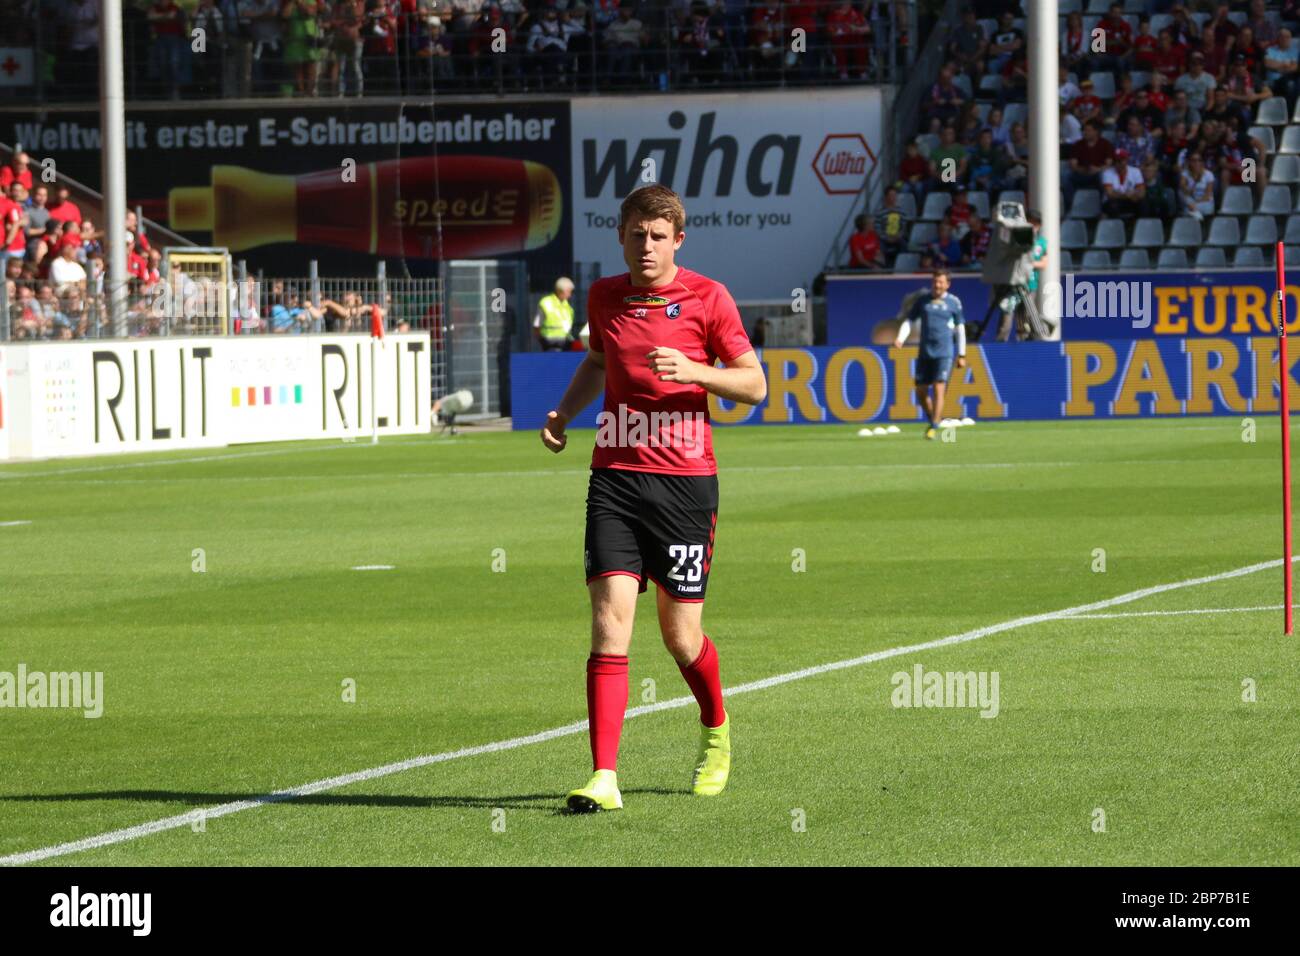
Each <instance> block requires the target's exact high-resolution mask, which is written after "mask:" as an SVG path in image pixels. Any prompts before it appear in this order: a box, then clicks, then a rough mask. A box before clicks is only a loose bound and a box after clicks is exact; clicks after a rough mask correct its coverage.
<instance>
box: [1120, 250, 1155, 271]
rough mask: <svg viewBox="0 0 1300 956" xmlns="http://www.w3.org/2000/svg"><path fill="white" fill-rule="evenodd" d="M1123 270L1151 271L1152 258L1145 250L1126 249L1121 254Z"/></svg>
mask: <svg viewBox="0 0 1300 956" xmlns="http://www.w3.org/2000/svg"><path fill="white" fill-rule="evenodd" d="M1119 267H1120V268H1121V269H1150V268H1151V257H1150V256H1149V255H1147V251H1146V250H1145V249H1125V250H1124V251H1123V252H1121V253H1120V254H1119Z"/></svg>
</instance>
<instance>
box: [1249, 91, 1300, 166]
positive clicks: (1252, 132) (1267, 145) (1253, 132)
mask: <svg viewBox="0 0 1300 956" xmlns="http://www.w3.org/2000/svg"><path fill="white" fill-rule="evenodd" d="M1297 102H1300V100H1297ZM1246 135H1247V136H1249V137H1250V138H1251V139H1257V140H1259V141H1260V143H1262V144H1263V146H1264V152H1265V153H1268V154H1270V155H1272V154H1273V153H1276V152H1277V137H1276V136H1275V135H1274V134H1273V127H1271V126H1252V127H1251V128H1250V129H1249V130H1248V131H1247V133H1246Z"/></svg>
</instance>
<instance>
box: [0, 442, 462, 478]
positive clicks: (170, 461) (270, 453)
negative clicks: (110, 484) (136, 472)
mask: <svg viewBox="0 0 1300 956" xmlns="http://www.w3.org/2000/svg"><path fill="white" fill-rule="evenodd" d="M424 437H425V436H423V435H414V436H411V435H391V436H389V437H388V438H386V439H385V443H386V444H387V445H388V446H390V447H391V446H392V445H413V444H416V442H414V441H402V440H401V439H402V438H419V439H423V438H424ZM325 441H326V439H319V443H313V444H310V445H303V446H295V447H293V448H269V449H265V450H263V451H237V452H232V453H230V454H228V455H221V454H217V455H195V456H193V457H191V458H154V459H150V460H149V461H119V462H113V463H111V464H107V465H87V466H85V467H80V468H56V469H54V470H53V471H0V481H5V480H8V481H20V480H22V479H23V478H50V477H54V476H57V475H80V474H86V473H90V472H97V471H123V470H125V469H128V468H152V467H154V466H155V465H188V464H190V463H192V462H205V461H234V460H236V459H239V458H271V457H275V456H279V455H301V454H305V453H307V452H314V451H337V450H338V449H340V448H370V447H372V446H371V444H370V442H368V441H364V442H363V441H351V442H342V443H340V444H337V445H327V444H325ZM472 443H473V440H472V439H471V440H469V441H468V442H456V444H472ZM449 444H452V442H429V445H430V446H431V447H439V446H442V445H449ZM47 460H48V459H47Z"/></svg>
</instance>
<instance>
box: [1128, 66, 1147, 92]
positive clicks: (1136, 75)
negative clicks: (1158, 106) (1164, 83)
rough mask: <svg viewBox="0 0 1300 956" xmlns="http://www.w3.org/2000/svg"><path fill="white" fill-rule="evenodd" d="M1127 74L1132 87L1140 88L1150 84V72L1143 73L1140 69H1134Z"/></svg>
mask: <svg viewBox="0 0 1300 956" xmlns="http://www.w3.org/2000/svg"><path fill="white" fill-rule="evenodd" d="M1129 76H1130V77H1131V78H1132V80H1133V89H1135V90H1140V89H1143V88H1144V87H1147V86H1150V85H1151V74H1150V73H1143V72H1142V71H1140V70H1134V71H1133V72H1132V73H1130V74H1129Z"/></svg>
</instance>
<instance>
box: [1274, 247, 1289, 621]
mask: <svg viewBox="0 0 1300 956" xmlns="http://www.w3.org/2000/svg"><path fill="white" fill-rule="evenodd" d="M1277 316H1278V321H1277V345H1278V356H1277V357H1278V381H1279V382H1280V383H1281V386H1282V405H1281V415H1282V568H1283V571H1282V576H1283V581H1284V584H1283V586H1282V593H1283V600H1284V602H1285V611H1284V612H1283V614H1284V617H1285V621H1286V630H1285V631H1284V632H1283V633H1285V634H1290V633H1292V623H1291V402H1290V394H1289V393H1290V391H1291V389H1290V388H1289V387H1288V386H1289V385H1290V381H1291V364H1290V363H1289V362H1288V361H1287V357H1286V252H1285V250H1284V248H1283V246H1282V243H1280V242H1279V243H1278V244H1277Z"/></svg>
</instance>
